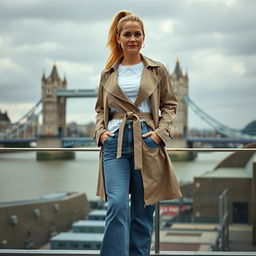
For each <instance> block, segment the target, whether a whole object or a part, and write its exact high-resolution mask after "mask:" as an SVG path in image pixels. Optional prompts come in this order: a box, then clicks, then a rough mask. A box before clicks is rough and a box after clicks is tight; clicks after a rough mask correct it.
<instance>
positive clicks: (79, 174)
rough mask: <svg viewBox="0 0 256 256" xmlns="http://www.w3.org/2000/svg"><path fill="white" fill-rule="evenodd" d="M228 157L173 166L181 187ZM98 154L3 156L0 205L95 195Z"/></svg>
mask: <svg viewBox="0 0 256 256" xmlns="http://www.w3.org/2000/svg"><path fill="white" fill-rule="evenodd" d="M227 154H229V153H226V152H225V153H224V152H214V153H199V154H198V156H197V158H196V159H195V160H194V161H186V162H173V165H174V169H175V172H176V175H177V178H178V180H179V182H180V183H187V182H191V181H193V177H195V176H200V175H201V174H202V173H204V172H206V171H210V170H212V169H213V168H214V166H215V165H216V164H217V163H218V162H220V161H221V160H222V159H223V158H224V157H225V156H226V155H227ZM97 172H98V152H76V158H75V159H74V160H62V161H37V160H36V153H35V152H24V153H20V152H19V153H3V154H0V202H8V201H16V200H28V199H37V198H39V197H41V196H44V195H47V194H51V193H56V192H73V191H74V192H85V193H86V195H87V197H88V199H89V200H95V199H97V197H96V195H95V191H96V182H97Z"/></svg>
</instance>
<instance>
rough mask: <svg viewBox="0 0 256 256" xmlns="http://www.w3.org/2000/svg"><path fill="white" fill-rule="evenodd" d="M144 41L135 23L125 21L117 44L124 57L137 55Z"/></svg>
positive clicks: (137, 24)
mask: <svg viewBox="0 0 256 256" xmlns="http://www.w3.org/2000/svg"><path fill="white" fill-rule="evenodd" d="M143 41H144V35H143V31H142V29H141V26H140V23H138V22H137V21H126V22H124V24H123V25H122V28H121V31H120V35H117V42H118V43H119V44H120V45H121V47H122V49H123V53H124V55H127V54H128V55H130V54H138V53H139V52H140V49H141V47H142V43H143Z"/></svg>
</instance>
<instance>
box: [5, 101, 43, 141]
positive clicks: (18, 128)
mask: <svg viewBox="0 0 256 256" xmlns="http://www.w3.org/2000/svg"><path fill="white" fill-rule="evenodd" d="M41 103H42V100H41V99H40V100H39V101H38V102H37V103H36V104H35V105H34V106H33V107H32V108H31V109H30V110H29V111H28V112H27V113H26V114H25V115H23V116H22V117H21V118H20V119H19V120H18V121H16V122H15V123H13V124H11V125H10V126H9V127H8V128H7V129H5V130H3V131H2V132H1V133H0V138H2V139H3V138H14V137H18V136H19V135H20V134H23V133H24V132H26V131H27V129H28V127H29V126H30V125H31V124H33V123H35V122H37V121H38V118H39V116H40V115H41V113H42V109H41V108H39V107H40V106H41Z"/></svg>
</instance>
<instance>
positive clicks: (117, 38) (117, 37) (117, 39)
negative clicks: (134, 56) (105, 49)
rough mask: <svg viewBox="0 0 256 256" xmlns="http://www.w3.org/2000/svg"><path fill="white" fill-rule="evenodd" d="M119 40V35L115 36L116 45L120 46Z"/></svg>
mask: <svg viewBox="0 0 256 256" xmlns="http://www.w3.org/2000/svg"><path fill="white" fill-rule="evenodd" d="M119 39H120V36H119V35H116V41H117V43H119V44H120V42H119Z"/></svg>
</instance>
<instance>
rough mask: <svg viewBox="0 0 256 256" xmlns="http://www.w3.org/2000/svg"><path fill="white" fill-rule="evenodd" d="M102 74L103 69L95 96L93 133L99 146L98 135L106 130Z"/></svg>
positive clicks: (100, 144)
mask: <svg viewBox="0 0 256 256" xmlns="http://www.w3.org/2000/svg"><path fill="white" fill-rule="evenodd" d="M103 76H104V71H103V72H102V73H101V77H100V85H99V89H98V96H97V101H96V105H95V111H96V128H95V133H94V139H95V140H96V143H97V145H98V146H99V147H100V146H102V143H101V142H100V136H101V134H102V133H104V132H106V131H107V129H106V127H105V123H104V102H103Z"/></svg>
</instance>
